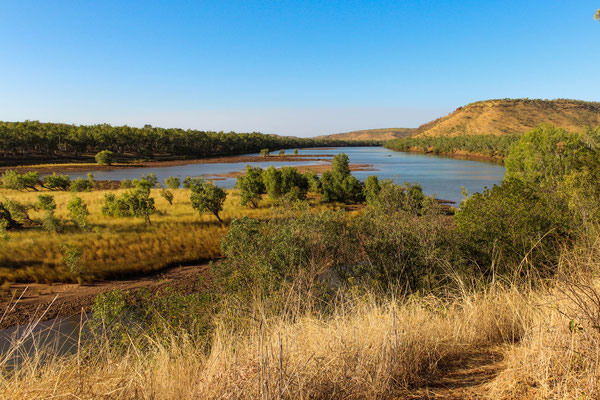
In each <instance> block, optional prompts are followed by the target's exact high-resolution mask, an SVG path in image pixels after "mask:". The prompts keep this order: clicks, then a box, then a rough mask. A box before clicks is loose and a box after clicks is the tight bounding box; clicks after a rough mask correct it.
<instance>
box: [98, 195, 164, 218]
mask: <svg viewBox="0 0 600 400" xmlns="http://www.w3.org/2000/svg"><path fill="white" fill-rule="evenodd" d="M155 211H156V207H155V205H154V199H153V198H152V197H150V191H149V190H143V189H132V190H129V191H127V192H125V193H123V194H122V195H121V196H120V197H116V196H115V195H114V194H113V193H107V194H105V195H104V205H103V206H102V214H104V215H108V216H111V217H130V218H133V217H136V218H143V219H144V221H146V223H148V224H149V223H150V215H152V214H153V213H154V212H155Z"/></svg>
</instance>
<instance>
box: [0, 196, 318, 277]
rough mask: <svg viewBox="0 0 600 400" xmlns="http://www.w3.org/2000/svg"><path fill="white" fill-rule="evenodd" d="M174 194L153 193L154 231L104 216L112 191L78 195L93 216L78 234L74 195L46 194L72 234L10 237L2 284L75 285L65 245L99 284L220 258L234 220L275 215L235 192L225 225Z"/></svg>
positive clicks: (0, 263)
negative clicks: (72, 215)
mask: <svg viewBox="0 0 600 400" xmlns="http://www.w3.org/2000/svg"><path fill="white" fill-rule="evenodd" d="M112 192H114V193H119V192H122V190H113V191H112ZM173 192H174V195H175V198H174V200H173V205H169V204H168V202H167V201H166V200H165V199H163V198H162V197H161V196H160V194H159V189H154V190H152V197H154V199H155V204H156V208H157V210H158V213H157V214H155V215H152V216H151V217H150V219H151V224H150V225H147V224H145V223H144V221H143V220H141V219H136V218H111V217H105V216H103V215H102V213H101V207H102V204H103V202H104V194H105V193H107V191H93V192H83V193H78V194H77V195H78V196H80V197H81V198H82V199H83V201H84V202H85V203H86V204H87V206H88V209H89V211H90V216H89V222H90V223H91V225H92V229H91V230H90V231H81V230H78V229H76V228H75V227H74V226H73V225H72V224H71V223H70V221H69V217H68V212H67V208H66V206H67V202H68V201H69V200H70V199H71V197H72V194H71V193H68V192H44V194H48V193H50V194H52V195H53V196H54V197H55V200H56V204H57V210H56V216H57V217H58V218H59V219H61V221H62V222H63V223H65V224H66V229H65V231H64V232H62V233H59V234H51V233H48V232H45V231H44V230H42V229H41V227H29V228H24V229H21V230H17V231H12V232H10V233H9V241H8V242H6V243H2V244H0V282H1V281H13V282H14V281H23V282H31V281H35V282H54V281H70V280H72V279H73V277H72V275H71V274H70V273H69V271H68V270H67V269H66V267H65V266H64V263H63V246H64V245H65V244H75V245H77V246H79V247H80V248H81V249H82V251H83V254H82V259H81V261H82V265H83V266H84V276H87V277H94V278H118V277H124V276H127V275H131V274H137V273H147V272H151V271H156V270H159V269H161V268H164V267H166V266H168V265H171V264H180V263H187V262H195V261H201V260H208V259H214V258H218V257H220V256H221V251H220V245H219V243H220V240H221V238H222V237H223V235H224V234H225V233H226V231H227V228H228V225H229V222H230V221H231V220H232V219H233V218H237V217H241V216H250V217H254V218H264V217H267V216H269V215H270V213H271V211H270V206H269V201H268V200H264V201H262V202H261V207H260V208H258V209H251V208H246V207H242V206H240V205H239V195H238V193H237V191H235V190H231V191H228V197H227V200H226V202H225V205H224V209H223V212H222V215H221V217H222V218H223V220H224V223H223V224H221V223H219V222H218V221H217V220H216V218H215V217H214V216H212V215H208V214H205V215H199V214H198V213H197V212H196V210H194V209H193V208H192V205H191V202H190V193H189V191H188V190H184V189H178V190H174V191H173ZM38 195H39V192H17V191H9V190H0V199H1V198H2V197H7V198H11V199H15V200H18V201H20V202H24V203H35V202H36V201H37V196H38ZM320 207H321V206H320ZM322 207H324V206H322ZM41 216H42V213H40V212H36V211H30V217H31V218H34V219H35V218H40V217H41Z"/></svg>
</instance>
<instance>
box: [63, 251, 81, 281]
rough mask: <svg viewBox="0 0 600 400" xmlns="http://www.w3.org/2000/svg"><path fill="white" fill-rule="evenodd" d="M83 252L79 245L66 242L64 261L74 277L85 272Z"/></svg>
mask: <svg viewBox="0 0 600 400" xmlns="http://www.w3.org/2000/svg"><path fill="white" fill-rule="evenodd" d="M82 254H83V253H82V251H81V248H79V247H78V246H77V245H74V244H65V245H64V246H63V263H64V264H65V266H66V267H67V270H68V271H69V272H70V273H71V275H73V276H74V277H80V276H81V274H82V273H83V265H82V262H81V255H82Z"/></svg>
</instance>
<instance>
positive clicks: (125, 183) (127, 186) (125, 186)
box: [120, 179, 133, 189]
mask: <svg viewBox="0 0 600 400" xmlns="http://www.w3.org/2000/svg"><path fill="white" fill-rule="evenodd" d="M120 186H121V189H131V188H132V187H133V182H132V181H131V179H123V180H122V181H121V185H120Z"/></svg>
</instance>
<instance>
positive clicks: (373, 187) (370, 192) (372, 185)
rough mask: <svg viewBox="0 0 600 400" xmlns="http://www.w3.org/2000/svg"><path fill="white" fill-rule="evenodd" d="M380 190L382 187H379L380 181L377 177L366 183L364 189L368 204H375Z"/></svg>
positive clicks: (368, 179) (370, 177) (371, 177)
mask: <svg viewBox="0 0 600 400" xmlns="http://www.w3.org/2000/svg"><path fill="white" fill-rule="evenodd" d="M380 190H381V187H380V186H379V179H378V178H377V176H375V175H371V176H369V177H368V178H367V180H366V181H365V186H364V189H363V191H364V195H365V198H366V200H367V203H368V204H373V203H374V202H375V200H376V199H377V195H378V194H379V191H380Z"/></svg>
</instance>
